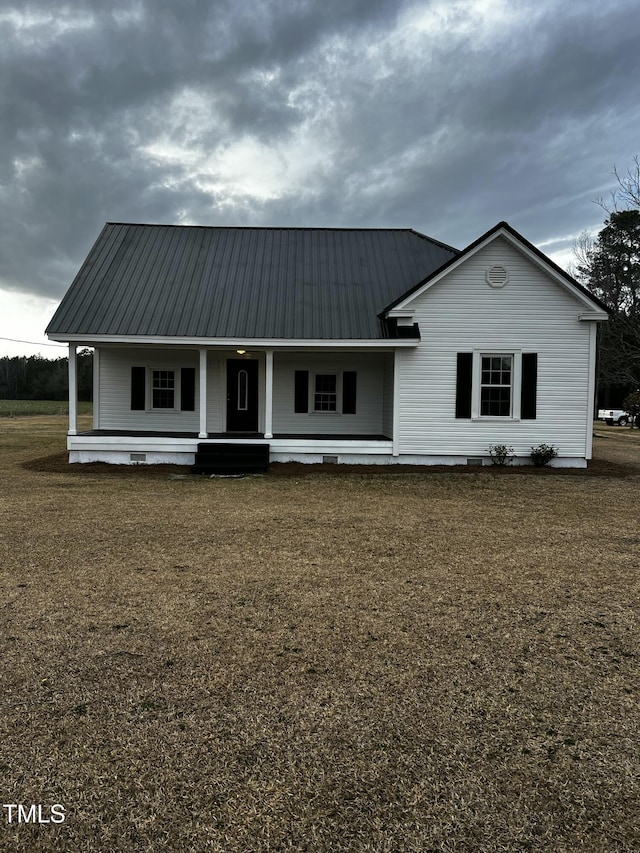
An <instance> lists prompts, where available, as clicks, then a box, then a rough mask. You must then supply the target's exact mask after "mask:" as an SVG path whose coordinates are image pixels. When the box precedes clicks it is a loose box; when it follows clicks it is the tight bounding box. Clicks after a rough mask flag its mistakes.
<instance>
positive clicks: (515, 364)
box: [471, 349, 522, 423]
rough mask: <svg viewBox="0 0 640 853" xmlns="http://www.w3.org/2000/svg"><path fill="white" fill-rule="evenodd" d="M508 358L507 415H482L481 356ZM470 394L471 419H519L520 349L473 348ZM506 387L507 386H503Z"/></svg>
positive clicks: (499, 420)
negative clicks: (509, 374) (508, 401)
mask: <svg viewBox="0 0 640 853" xmlns="http://www.w3.org/2000/svg"><path fill="white" fill-rule="evenodd" d="M490 357H493V358H510V359H511V385H510V386H509V387H510V388H511V405H510V407H509V409H510V410H509V414H508V415H482V414H481V403H480V401H481V397H482V359H483V358H490ZM472 377H473V379H472V394H471V420H472V421H495V422H497V423H504V422H505V421H519V420H521V417H520V407H521V402H522V401H521V396H522V394H521V388H522V350H519V349H513V350H505V349H500V350H492V349H474V350H473V366H472ZM504 387H507V386H504Z"/></svg>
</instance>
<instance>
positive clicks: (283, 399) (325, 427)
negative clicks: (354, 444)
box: [273, 352, 387, 435]
mask: <svg viewBox="0 0 640 853" xmlns="http://www.w3.org/2000/svg"><path fill="white" fill-rule="evenodd" d="M386 360H387V356H386V355H385V354H384V353H350V352H339V353H280V352H277V353H275V354H274V377H273V431H274V433H300V434H309V435H313V434H331V433H334V434H343V435H358V434H360V435H380V434H382V433H383V417H382V412H383V377H384V371H385V364H386ZM296 370H308V371H309V384H310V388H311V390H312V391H313V375H314V373H338V374H339V373H341V372H342V371H345V370H355V371H356V373H357V392H356V397H357V404H356V413H355V414H354V415H343V414H341V413H340V412H312V411H309V412H308V413H305V414H296V413H295V412H294V374H295V371H296ZM338 392H339V394H340V388H338ZM339 405H340V403H339Z"/></svg>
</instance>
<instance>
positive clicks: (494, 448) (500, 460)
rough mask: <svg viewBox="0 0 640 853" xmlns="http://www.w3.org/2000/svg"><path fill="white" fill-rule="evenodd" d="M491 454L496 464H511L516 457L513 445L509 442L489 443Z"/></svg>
mask: <svg viewBox="0 0 640 853" xmlns="http://www.w3.org/2000/svg"><path fill="white" fill-rule="evenodd" d="M489 456H490V457H491V462H492V463H493V464H494V465H511V463H512V461H513V457H514V453H513V447H509V446H508V445H507V444H491V445H489Z"/></svg>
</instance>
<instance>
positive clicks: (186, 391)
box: [180, 367, 196, 412]
mask: <svg viewBox="0 0 640 853" xmlns="http://www.w3.org/2000/svg"><path fill="white" fill-rule="evenodd" d="M195 408H196V369H195V367H183V368H182V369H181V371H180V409H181V410H182V411H183V412H194V411H195Z"/></svg>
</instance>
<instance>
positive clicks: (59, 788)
mask: <svg viewBox="0 0 640 853" xmlns="http://www.w3.org/2000/svg"><path fill="white" fill-rule="evenodd" d="M64 429H65V424H64V419H63V418H59V417H34V418H23V419H4V420H3V421H2V423H1V424H0V483H1V486H0V489H1V491H0V512H1V516H0V584H1V604H2V609H1V617H0V618H1V621H0V642H1V643H2V671H1V676H0V678H1V684H2V688H1V693H0V703H1V753H0V779H1V780H2V781H1V784H2V793H1V796H2V802H3V803H6V804H12V803H16V804H18V803H21V804H27V805H30V804H42V805H43V806H44V807H45V809H48V808H49V807H50V806H51V805H52V804H55V803H60V804H62V805H63V806H64V808H65V809H66V820H65V821H64V823H61V824H54V823H49V824H35V825H34V824H17V823H16V821H15V815H14V821H13V822H12V823H8V821H7V814H8V811H7V809H6V808H4V809H3V810H2V812H0V849H1V850H3V851H4V850H6V851H12V853H13V851H16V853H22V851H24V853H37V852H38V851H43V853H44V851H46V853H50V851H61V852H62V851H63V853H76V851H77V853H92V851H110V852H111V853H112V852H113V851H149V853H151V851H154V852H155V851H196V853H200V851H220V853H247V851H249V852H250V853H253V851H261V853H266V851H287V850H288V851H309V853H324V851H332V852H333V851H338V853H340V851H358V853H360V852H361V851H362V853H364V851H377V852H378V853H383V851H384V852H385V853H406V851H414V852H415V853H432V851H433V852H435V851H444V853H448V852H449V851H451V853H459V851H465V852H466V851H470V853H484V851H486V853H496V851H509V853H513V851H536V853H540V851H553V853H560V852H561V851H566V853H576V851H585V853H599V851H601V852H602V853H612V851H638V850H640V829H639V821H638V815H640V763H639V759H640V723H639V699H640V674H639V669H638V665H639V658H640V625H639V622H638V615H639V612H640V601H639V595H638V592H639V585H638V576H639V572H640V524H639V517H640V514H639V511H638V494H639V487H640V437H639V433H638V432H637V431H634V432H631V431H630V430H628V429H618V428H607V427H605V426H599V427H597V428H596V432H597V434H598V436H601V437H597V438H596V452H597V462H596V463H595V464H594V466H593V468H592V469H591V470H590V471H589V472H586V473H585V472H579V473H567V472H564V473H558V472H552V473H545V472H543V473H533V472H522V471H520V472H515V471H513V472H511V471H494V470H491V469H486V468H485V469H483V470H482V471H475V472H470V471H468V470H465V471H464V472H463V473H459V472H429V473H424V472H423V471H414V472H410V473H406V472H392V473H387V472H382V471H378V472H370V471H362V472H353V471H348V472H339V473H338V472H336V471H335V470H334V471H324V472H318V471H316V470H311V471H304V472H302V471H300V469H298V468H296V467H293V466H291V467H287V468H286V469H285V470H280V471H279V472H277V471H276V470H274V471H273V472H271V473H269V474H268V475H266V476H260V477H250V478H246V479H215V480H211V479H196V478H185V479H173V478H170V477H169V475H168V472H167V469H159V470H155V469H154V470H148V469H142V468H138V469H126V470H121V469H116V470H114V469H107V468H106V467H105V466H100V465H98V466H73V467H72V468H69V466H67V465H66V464H65V463H64V461H63V459H64V456H63V454H62V453H61V451H62V449H63V447H64ZM47 815H48V812H47V811H44V812H43V818H46V817H47Z"/></svg>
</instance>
